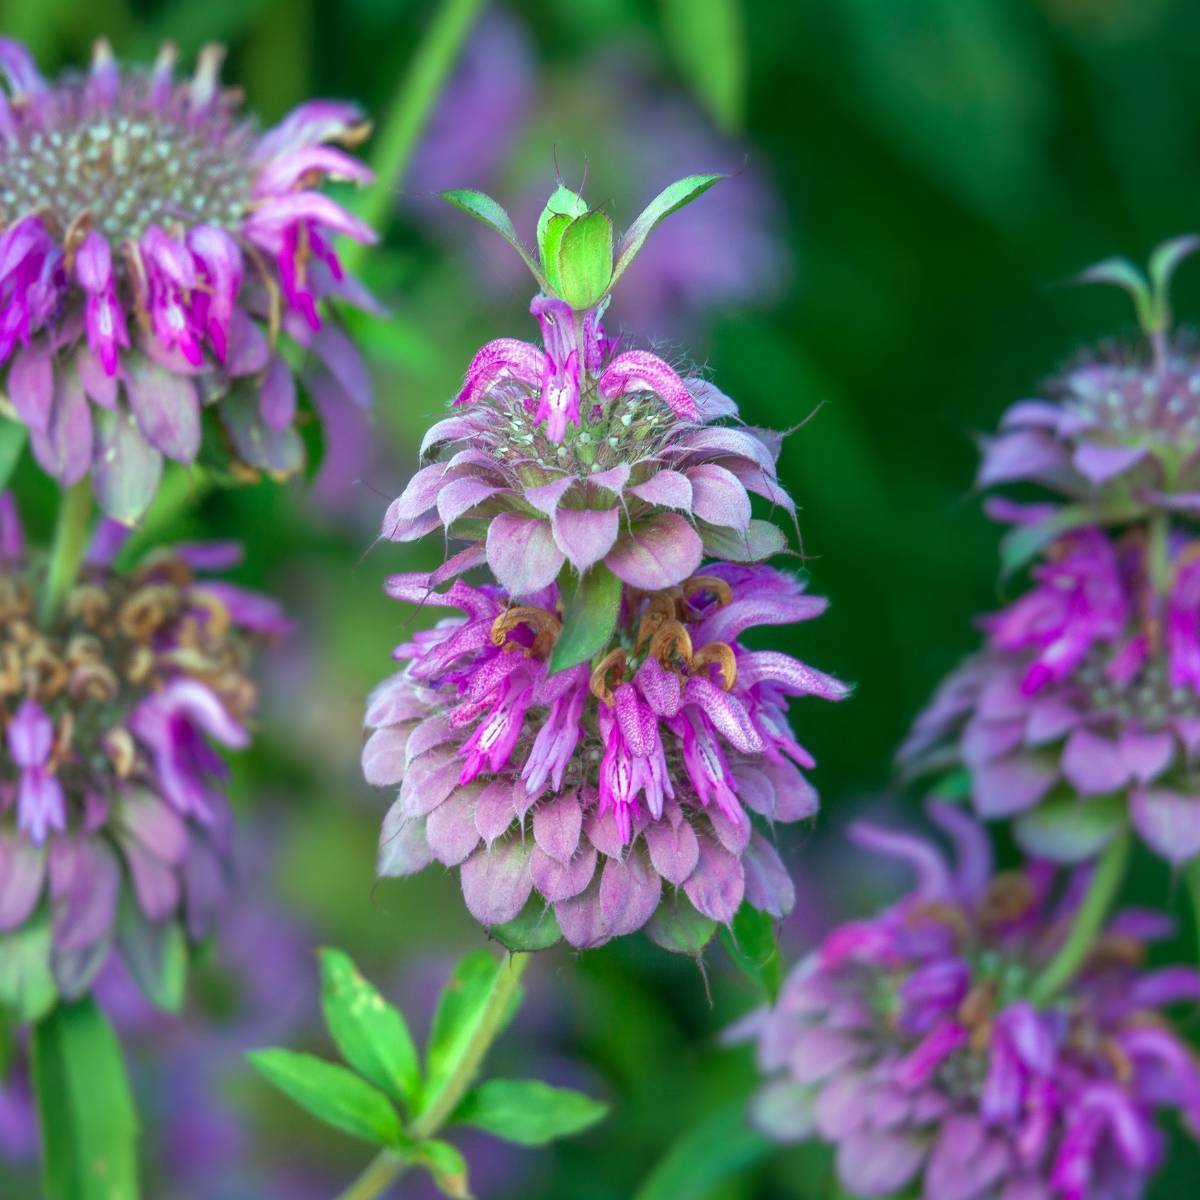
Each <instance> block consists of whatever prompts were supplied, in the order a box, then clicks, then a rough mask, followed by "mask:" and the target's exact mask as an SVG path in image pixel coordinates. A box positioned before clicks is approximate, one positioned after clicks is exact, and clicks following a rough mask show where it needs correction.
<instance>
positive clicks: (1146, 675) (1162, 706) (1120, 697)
mask: <svg viewBox="0 0 1200 1200" xmlns="http://www.w3.org/2000/svg"><path fill="white" fill-rule="evenodd" d="M1111 660H1112V649H1111V647H1108V648H1106V647H1100V646H1097V647H1093V649H1092V651H1091V652H1090V653H1089V654H1088V656H1087V658H1086V659H1084V661H1083V662H1082V663H1081V664H1080V666H1079V668H1078V670H1077V671H1076V672H1075V675H1074V677H1073V680H1074V683H1075V685H1076V687H1077V688H1078V689H1079V691H1080V693H1081V695H1082V697H1083V701H1084V704H1085V705H1086V707H1087V709H1088V710H1089V711H1090V712H1092V713H1095V714H1097V715H1105V716H1112V717H1113V718H1114V719H1115V720H1116V721H1117V722H1118V723H1119V724H1121V725H1122V726H1124V725H1128V724H1130V723H1131V722H1136V723H1137V724H1138V725H1139V726H1140V727H1141V728H1142V729H1144V730H1146V731H1147V732H1153V731H1156V730H1159V729H1164V728H1166V727H1167V726H1168V725H1170V724H1171V722H1172V721H1175V720H1179V719H1181V718H1197V717H1200V695H1197V694H1196V692H1195V691H1193V690H1192V689H1191V688H1190V687H1180V686H1174V685H1172V683H1171V678H1170V664H1169V663H1168V662H1167V661H1166V658H1165V657H1164V656H1163V655H1162V654H1161V653H1160V654H1155V655H1153V656H1152V657H1151V658H1150V659H1149V660H1148V661H1147V662H1146V663H1145V664H1144V665H1143V666H1142V668H1141V670H1140V671H1139V672H1138V674H1137V676H1136V677H1135V678H1133V679H1131V680H1129V681H1127V682H1120V681H1117V680H1114V679H1113V678H1112V677H1111V675H1110V674H1109V665H1110V663H1111Z"/></svg>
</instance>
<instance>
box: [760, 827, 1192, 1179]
mask: <svg viewBox="0 0 1200 1200" xmlns="http://www.w3.org/2000/svg"><path fill="white" fill-rule="evenodd" d="M931 816H933V817H934V819H935V820H936V821H937V822H938V823H939V824H940V825H942V826H943V828H944V829H946V831H947V832H948V833H950V834H951V835H952V836H953V838H954V840H955V841H956V842H957V843H958V844H959V846H960V853H962V852H963V851H965V857H964V859H963V860H962V861H960V863H959V864H958V867H957V869H956V868H955V866H954V864H952V863H950V862H947V861H946V860H945V859H944V858H942V855H941V852H940V850H938V849H937V848H936V847H935V846H934V845H932V844H931V843H929V842H926V841H925V840H924V839H921V838H918V837H915V836H912V835H908V834H898V833H891V832H884V831H882V830H870V831H867V836H866V838H865V840H866V841H869V842H872V843H874V846H875V848H877V849H878V850H879V851H880V852H882V853H887V854H892V855H899V856H900V857H901V858H902V859H903V860H904V861H906V862H911V863H914V864H918V865H919V875H920V885H919V886H918V888H917V889H916V891H915V892H913V893H912V894H911V895H909V896H908V897H906V898H904V899H902V900H900V901H899V902H898V903H896V904H894V905H892V906H891V907H890V908H886V909H884V910H883V911H882V912H880V913H878V914H877V915H875V916H873V917H871V918H869V919H868V920H866V921H859V922H855V923H853V924H850V925H843V926H841V927H839V928H837V929H835V930H834V931H833V932H832V933H830V934H829V935H828V936H827V937H826V939H825V941H824V942H823V944H822V945H821V946H820V947H819V948H818V949H817V950H816V952H815V953H813V954H812V955H811V956H810V957H809V958H808V959H806V960H805V961H804V962H803V963H801V964H800V965H799V966H798V967H797V968H796V969H795V971H794V972H793V973H792V975H791V976H790V978H789V979H788V980H787V982H786V983H785V984H784V988H783V991H782V993H781V995H780V997H779V1001H778V1003H777V1005H776V1007H775V1008H774V1009H773V1010H771V1011H767V1012H763V1013H760V1014H757V1015H756V1016H755V1017H754V1018H752V1019H751V1020H750V1022H748V1023H747V1025H746V1026H744V1028H749V1029H750V1030H751V1031H752V1032H753V1034H754V1036H755V1039H756V1041H757V1043H758V1052H759V1062H760V1065H761V1067H762V1069H763V1071H764V1073H766V1074H767V1075H768V1076H769V1077H770V1078H769V1082H768V1083H767V1084H766V1086H765V1087H764V1089H763V1090H762V1092H761V1093H760V1095H759V1097H758V1100H757V1103H756V1106H755V1118H756V1121H757V1123H758V1124H759V1126H760V1127H761V1128H762V1129H763V1130H764V1131H765V1132H767V1133H768V1134H769V1135H771V1136H773V1137H775V1138H777V1139H780V1140H784V1141H790V1140H797V1139H809V1138H818V1139H820V1140H821V1141H824V1142H826V1143H828V1144H830V1145H832V1146H834V1147H835V1148H836V1151H837V1155H836V1163H837V1174H838V1178H839V1182H840V1184H841V1187H842V1188H843V1189H844V1190H845V1191H846V1192H848V1193H850V1194H852V1195H856V1196H884V1195H890V1194H895V1193H905V1194H912V1195H919V1196H922V1197H925V1198H926V1200H967V1198H968V1197H973V1198H977V1200H1023V1198H1026V1197H1043V1198H1047V1200H1049V1198H1055V1200H1103V1198H1105V1197H1112V1196H1129V1197H1133V1196H1140V1195H1142V1193H1143V1191H1144V1190H1145V1188H1146V1186H1147V1184H1148V1183H1149V1180H1150V1177H1151V1176H1152V1175H1153V1173H1154V1172H1155V1171H1156V1170H1157V1169H1158V1167H1159V1166H1160V1164H1161V1160H1162V1151H1163V1143H1164V1137H1163V1133H1162V1131H1161V1130H1160V1129H1159V1128H1158V1126H1157V1124H1156V1121H1157V1118H1158V1116H1159V1114H1160V1113H1162V1112H1166V1111H1171V1110H1173V1111H1174V1112H1175V1113H1176V1114H1178V1115H1179V1116H1181V1117H1182V1118H1183V1121H1184V1124H1185V1125H1187V1126H1188V1127H1190V1128H1191V1129H1192V1130H1193V1131H1194V1130H1195V1128H1196V1122H1197V1117H1200V1064H1198V1063H1197V1061H1196V1059H1195V1058H1194V1056H1193V1054H1192V1052H1191V1051H1190V1050H1189V1048H1188V1047H1187V1046H1186V1044H1185V1043H1184V1042H1183V1041H1182V1040H1180V1039H1179V1038H1178V1037H1176V1035H1175V1034H1174V1033H1172V1032H1171V1031H1170V1029H1169V1027H1168V1025H1167V1024H1166V1022H1165V1021H1164V1020H1163V1019H1162V1015H1161V1014H1160V1013H1159V1012H1158V1011H1157V1010H1159V1009H1161V1008H1163V1007H1165V1006H1167V1005H1170V1004H1173V1003H1177V1002H1180V1001H1185V1002H1192V1001H1193V998H1194V997H1195V995H1196V994H1197V989H1200V973H1198V972H1196V971H1194V970H1192V969H1191V968H1183V967H1176V968H1168V969H1167V970H1166V971H1160V972H1155V971H1145V970H1144V969H1143V968H1142V967H1141V958H1142V955H1143V953H1144V944H1143V939H1142V938H1141V937H1138V936H1137V935H1136V934H1135V932H1134V930H1135V929H1140V928H1145V926H1146V922H1145V921H1144V920H1142V919H1140V918H1138V914H1124V913H1122V914H1118V915H1117V917H1115V918H1114V920H1113V921H1112V923H1111V926H1110V927H1109V929H1108V930H1107V931H1106V932H1105V933H1103V934H1102V936H1101V937H1100V938H1099V940H1098V941H1097V942H1096V944H1095V946H1094V948H1093V950H1092V953H1091V956H1090V958H1089V959H1088V961H1087V962H1086V963H1085V964H1084V967H1083V970H1082V972H1081V973H1080V975H1079V976H1078V977H1077V979H1076V980H1075V982H1073V983H1071V984H1070V985H1069V986H1068V990H1067V992H1066V993H1065V994H1063V995H1060V996H1057V997H1055V998H1054V999H1053V1000H1052V1001H1051V1002H1049V1003H1048V1004H1046V1005H1045V1006H1042V1007H1038V1006H1035V1005H1034V1004H1033V1003H1031V1002H1030V1000H1029V999H1028V994H1029V984H1030V981H1031V980H1032V979H1033V978H1035V977H1036V975H1037V973H1038V972H1039V971H1040V970H1041V969H1042V968H1043V967H1044V966H1045V965H1046V964H1047V963H1048V962H1049V961H1050V959H1051V958H1052V957H1053V955H1054V954H1055V952H1056V951H1057V950H1058V949H1059V946H1060V945H1061V939H1062V937H1063V936H1064V931H1065V930H1066V929H1067V928H1068V926H1069V924H1070V920H1071V918H1072V916H1073V915H1074V910H1075V907H1076V906H1077V905H1078V903H1079V901H1080V897H1081V895H1082V889H1081V888H1080V887H1078V886H1076V884H1077V883H1078V881H1072V880H1066V881H1064V882H1063V884H1062V886H1061V887H1055V886H1054V885H1055V880H1054V878H1053V873H1052V872H1048V871H1047V870H1046V869H1045V868H1046V864H1045V863H1032V864H1030V865H1029V866H1028V867H1027V868H1026V869H1025V870H1024V871H1022V872H1019V873H1018V872H1008V873H1005V874H999V875H991V874H985V875H980V874H979V873H978V871H977V866H978V864H979V862H980V858H979V853H978V849H977V847H976V843H980V844H982V843H984V842H985V841H986V838H985V835H984V834H983V832H982V830H980V829H979V828H978V826H973V827H972V825H971V823H970V822H969V821H965V820H964V818H963V817H962V814H961V813H958V812H956V811H954V810H947V809H942V808H938V807H936V806H934V807H933V808H932V809H931ZM1131 918H1138V919H1136V920H1135V919H1131ZM1154 932H1156V933H1158V934H1161V933H1162V930H1161V929H1157V928H1156V929H1155V930H1154ZM1159 980H1162V983H1161V984H1160V983H1159V982H1158V981H1159Z"/></svg>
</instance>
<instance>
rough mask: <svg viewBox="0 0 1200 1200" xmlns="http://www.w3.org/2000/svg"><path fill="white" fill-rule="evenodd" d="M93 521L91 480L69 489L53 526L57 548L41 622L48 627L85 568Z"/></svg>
mask: <svg viewBox="0 0 1200 1200" xmlns="http://www.w3.org/2000/svg"><path fill="white" fill-rule="evenodd" d="M91 518H92V484H91V481H90V480H88V479H84V480H81V481H80V482H79V483H76V484H74V485H73V486H71V487H69V488H67V490H66V491H65V492H63V493H62V496H61V497H60V499H59V502H58V520H57V522H56V524H55V526H54V544H53V545H52V546H51V548H50V566H49V569H48V571H47V573H46V588H45V591H44V592H43V593H42V605H41V612H40V616H41V621H42V625H43V627H44V626H46V625H48V624H49V623H50V622H51V621H52V620H53V619H54V616H55V614H56V613H57V612H58V606H59V605H60V604H61V603H62V601H63V598H64V597H65V596H66V594H67V593H68V592H69V591H70V590H71V588H72V586H73V585H74V583H75V579H76V577H77V576H78V575H79V568H80V566H81V565H82V564H83V555H84V551H85V550H86V549H87V540H88V528H89V526H90V524H91Z"/></svg>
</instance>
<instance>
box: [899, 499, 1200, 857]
mask: <svg viewBox="0 0 1200 1200" xmlns="http://www.w3.org/2000/svg"><path fill="white" fill-rule="evenodd" d="M1006 511H1007V510H1006ZM1163 569H1164V570H1165V572H1166V579H1165V581H1160V582H1159V583H1158V584H1156V583H1155V581H1154V580H1152V579H1151V577H1150V575H1151V571H1150V563H1149V550H1148V547H1147V541H1146V537H1145V536H1144V535H1143V534H1141V533H1140V532H1137V531H1133V532H1130V533H1128V534H1126V535H1125V536H1124V537H1123V538H1121V539H1120V540H1119V541H1118V540H1114V539H1113V538H1112V536H1111V535H1110V534H1108V533H1106V532H1105V531H1103V530H1101V529H1098V528H1084V529H1080V530H1078V531H1076V532H1074V533H1071V534H1067V535H1064V536H1063V537H1062V538H1060V539H1058V540H1057V541H1055V542H1053V543H1052V544H1051V545H1050V547H1049V548H1048V550H1047V552H1046V561H1045V562H1044V563H1042V564H1040V565H1038V566H1035V567H1034V568H1033V570H1032V576H1033V581H1034V582H1033V586H1032V587H1031V588H1030V589H1029V590H1028V591H1027V592H1026V593H1025V595H1024V596H1022V597H1021V598H1020V599H1018V600H1017V601H1016V602H1015V603H1013V604H1012V605H1010V607H1009V608H1007V609H1005V610H1004V611H1003V612H1001V613H998V614H996V615H994V616H991V617H987V618H985V619H984V621H983V625H984V628H985V629H986V630H987V632H988V635H989V639H988V645H987V648H986V649H985V650H984V651H982V652H981V653H979V654H977V655H975V656H974V657H973V658H971V659H969V660H968V661H967V662H966V663H965V664H963V666H962V667H960V668H959V669H958V670H957V671H955V672H954V673H953V674H952V675H951V676H950V677H949V678H948V679H947V680H946V681H945V682H944V683H943V685H942V686H941V688H940V689H939V691H938V693H937V694H936V695H935V697H934V699H933V701H932V702H931V703H930V705H929V707H928V708H927V709H926V711H925V712H924V713H923V714H922V715H921V716H920V717H919V718H918V720H917V722H916V724H915V725H914V727H913V730H912V733H911V734H910V736H909V738H908V740H907V742H906V743H905V745H904V746H903V747H902V748H901V751H900V760H901V763H902V765H903V766H904V768H905V770H906V771H907V772H908V773H910V774H925V773H927V772H931V771H941V770H944V769H946V768H947V767H950V768H959V769H961V770H963V771H964V772H965V777H966V785H967V788H968V790H969V793H970V795H971V798H972V801H973V803H974V805H975V809H976V811H977V812H978V813H979V815H980V816H982V817H985V818H988V819H1007V818H1015V819H1016V833H1017V836H1018V838H1019V839H1020V840H1021V843H1022V845H1023V846H1024V847H1025V848H1026V849H1027V850H1028V851H1029V852H1030V853H1036V854H1039V855H1044V856H1047V857H1053V858H1060V859H1063V860H1066V861H1076V860H1081V859H1083V858H1087V857H1089V856H1090V855H1092V854H1094V853H1095V852H1096V851H1097V850H1098V849H1100V848H1101V847H1102V846H1103V845H1104V844H1105V843H1106V842H1107V841H1108V840H1109V839H1110V838H1111V837H1113V836H1115V835H1116V833H1117V832H1119V830H1120V829H1121V828H1122V827H1123V826H1124V825H1125V824H1126V823H1127V822H1129V823H1132V825H1133V826H1134V828H1135V829H1136V830H1137V831H1138V833H1139V834H1140V835H1141V837H1142V838H1143V839H1144V840H1145V842H1146V843H1147V844H1148V845H1149V846H1150V847H1151V848H1152V849H1153V850H1154V851H1155V852H1156V853H1158V854H1160V855H1162V856H1163V857H1164V858H1166V859H1168V860H1169V861H1170V862H1172V863H1176V864H1177V863H1183V862H1187V861H1189V860H1190V859H1193V858H1195V857H1196V856H1197V855H1200V798H1198V797H1196V795H1195V790H1194V787H1193V785H1192V782H1191V773H1192V769H1193V764H1194V762H1195V759H1196V755H1197V753H1200V672H1198V671H1197V665H1198V664H1200V568H1198V567H1197V558H1196V555H1195V552H1194V550H1193V548H1192V547H1191V544H1190V543H1189V541H1188V540H1187V536H1186V535H1185V534H1184V533H1183V532H1176V533H1173V534H1171V535H1170V536H1169V537H1168V539H1167V545H1166V548H1165V562H1164V564H1163Z"/></svg>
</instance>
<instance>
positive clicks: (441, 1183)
mask: <svg viewBox="0 0 1200 1200" xmlns="http://www.w3.org/2000/svg"><path fill="white" fill-rule="evenodd" d="M404 1157H405V1158H407V1159H409V1160H410V1161H411V1162H414V1163H419V1164H420V1165H421V1166H423V1167H425V1168H426V1169H427V1170H428V1171H429V1173H430V1175H432V1176H433V1182H434V1183H436V1184H437V1185H438V1188H439V1189H440V1190H441V1191H442V1192H443V1193H444V1194H445V1195H447V1196H453V1197H455V1200H464V1198H467V1197H470V1195H471V1189H470V1187H469V1186H468V1184H467V1160H466V1159H465V1158H463V1156H462V1155H461V1154H460V1153H459V1152H458V1150H456V1149H455V1148H454V1147H453V1146H452V1145H450V1143H449V1142H443V1141H440V1140H439V1139H437V1138H428V1139H426V1140H425V1141H423V1142H418V1143H417V1144H416V1145H415V1146H413V1147H412V1148H411V1149H409V1150H407V1151H405V1154H404Z"/></svg>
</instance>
